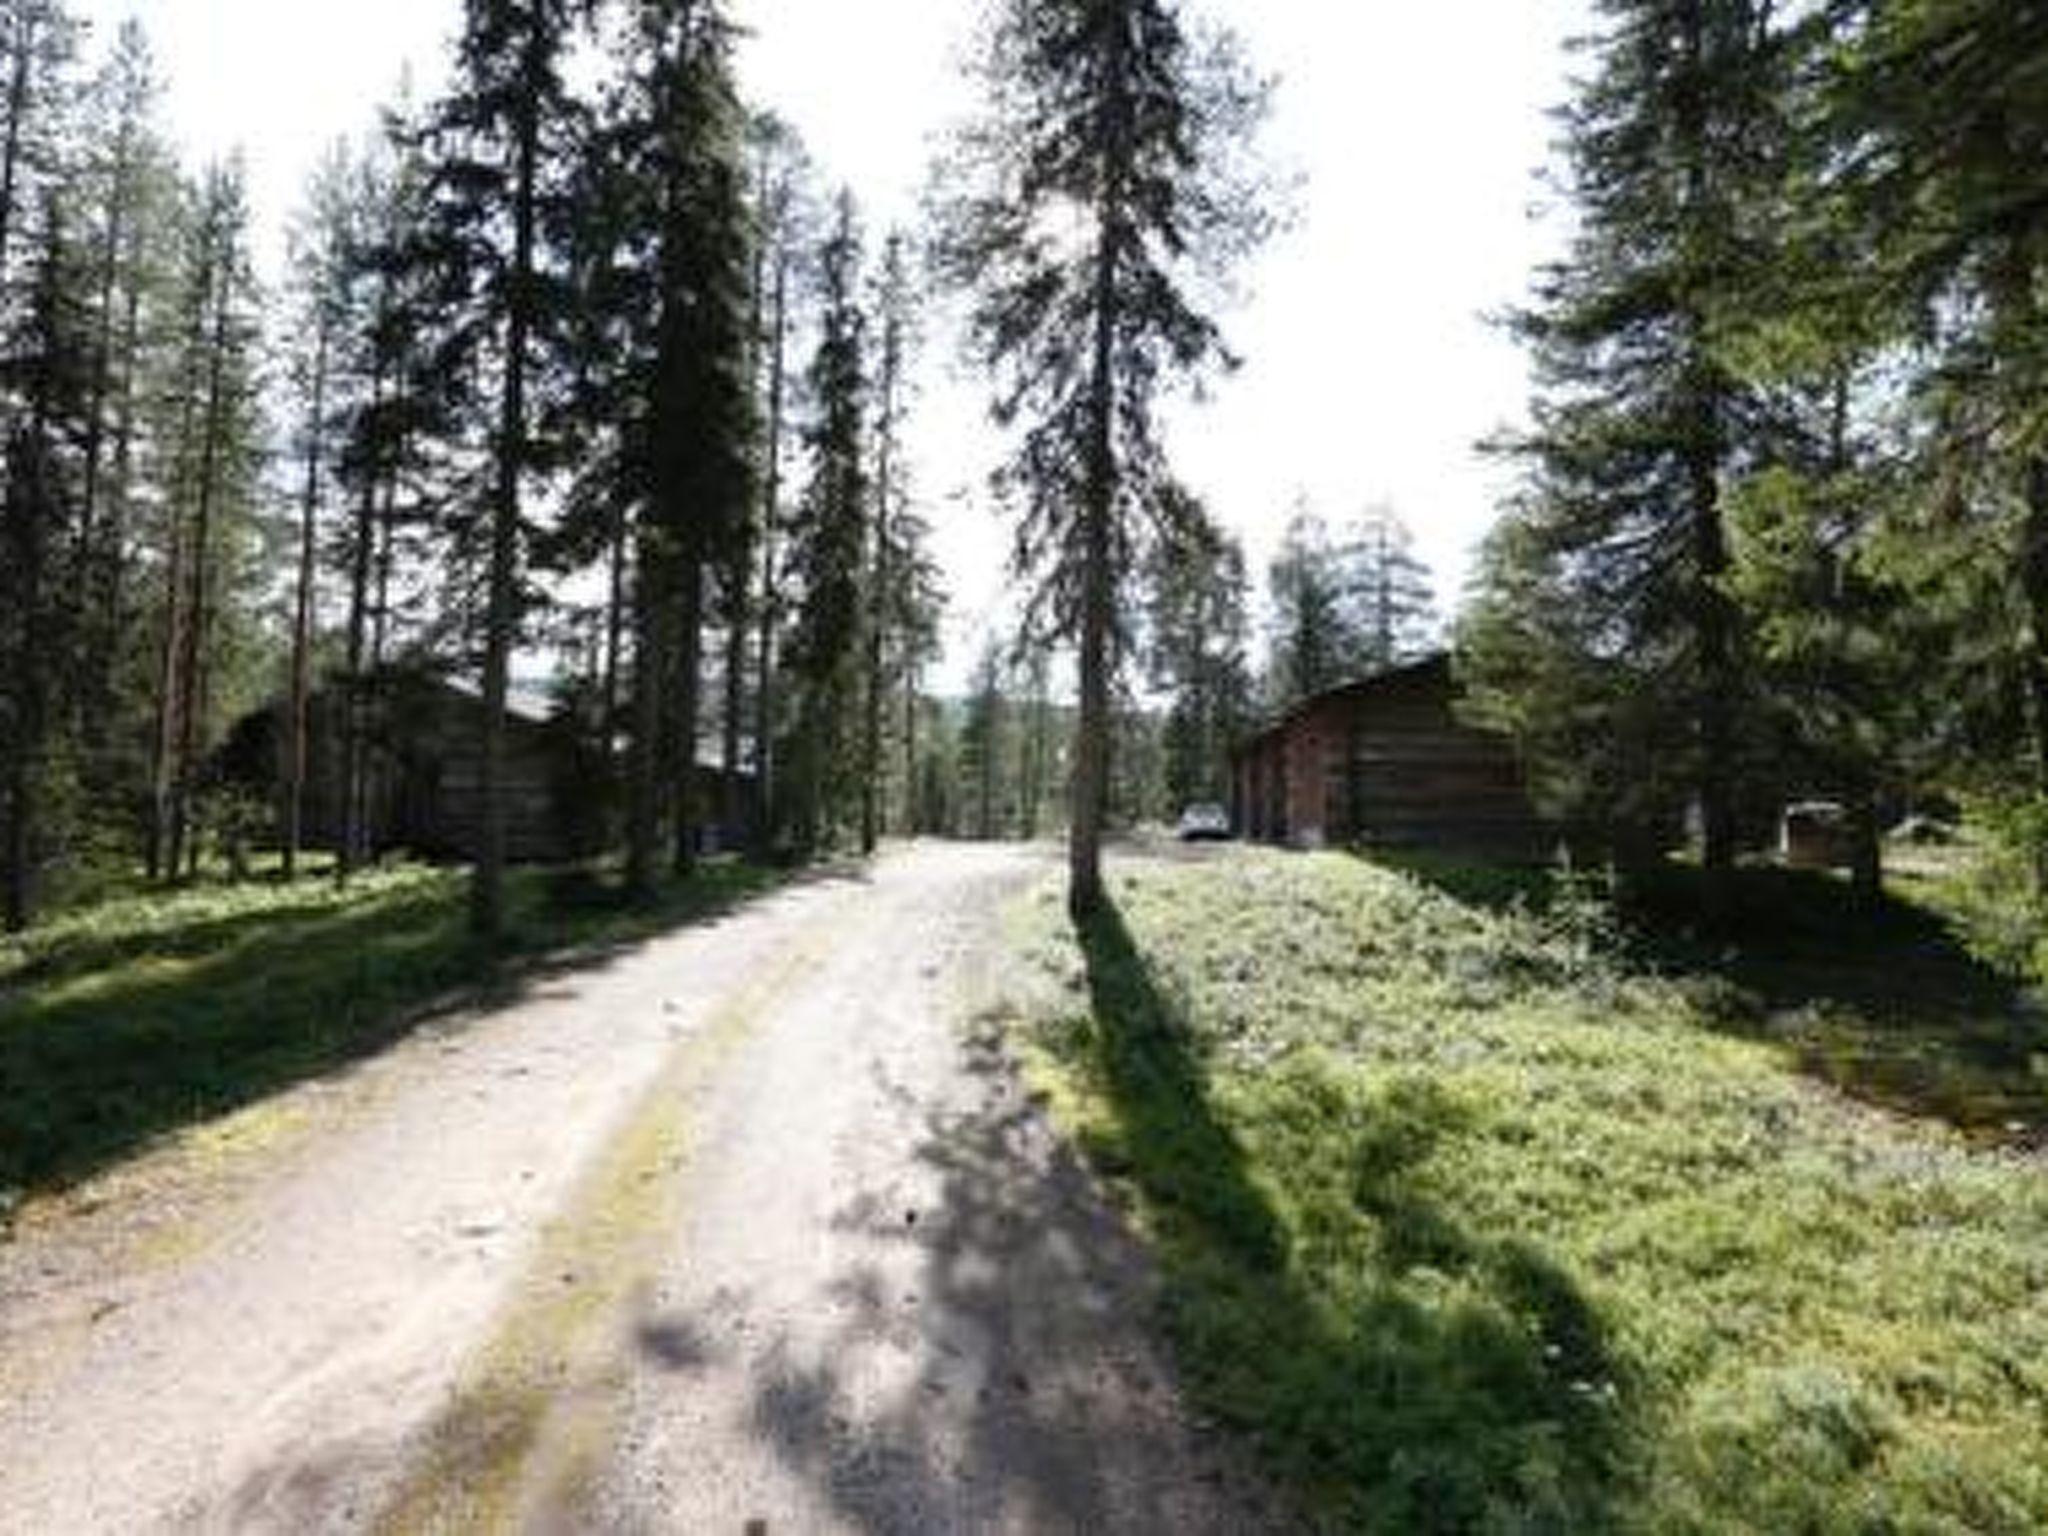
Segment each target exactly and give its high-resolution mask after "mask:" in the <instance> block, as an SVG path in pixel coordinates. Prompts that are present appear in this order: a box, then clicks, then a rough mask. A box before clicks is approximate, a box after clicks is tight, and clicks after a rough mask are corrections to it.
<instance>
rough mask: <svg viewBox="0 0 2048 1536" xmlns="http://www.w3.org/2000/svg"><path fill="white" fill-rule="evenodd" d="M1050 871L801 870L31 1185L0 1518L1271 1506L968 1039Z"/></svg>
mask: <svg viewBox="0 0 2048 1536" xmlns="http://www.w3.org/2000/svg"><path fill="white" fill-rule="evenodd" d="M1043 868H1044V866H1043V865H1042V864H1041V863H1040V862H1038V861H1037V860H1036V859H1035V858H1034V856H1032V855H1030V854H1028V853H1024V852H1020V851H1016V850H1007V849H992V848H972V847H926V846H920V847H916V848H912V849H908V850H905V851H902V852H899V853H896V854H893V855H891V856H889V857H887V858H885V859H883V860H881V861H880V862H879V863H877V864H876V865H875V866H874V867H873V868H872V869H870V870H869V871H867V872H865V873H863V874H859V875H851V876H839V877H825V878H818V879H813V880H810V881H808V882H805V883H803V884H801V885H799V886H797V887H795V888H792V889H789V890H786V891H784V892H782V893H780V894H778V895H776V896H774V897H772V898H769V899H767V900H765V901H762V902H760V903H757V904H755V905H753V906H751V907H749V908H747V909H745V910H743V911H741V912H738V913H735V914H733V915H730V916H728V917H726V918H723V919H721V920H720V921H718V922H717V923H715V924H712V925H708V926H705V927H702V928H697V929H693V930H689V931H686V932H682V933H679V934H676V935H673V936H671V937H668V938H665V939H662V940H659V941H656V942H654V943H652V944H649V945H646V946H644V947H642V948H639V949H636V950H634V951H632V952H631V953H629V954H625V955H621V956H617V957H613V958H611V959H610V960H608V961H605V962H603V963H601V964H594V965H591V966H588V967H584V968H580V969H570V968H565V969H562V970H560V971H558V972H556V973H554V974H551V975H548V976H545V977H543V978H541V979H540V980H539V981H538V982H537V983H535V984H534V985H532V986H530V987H528V988H527V990H526V992H525V994H524V995H523V996H522V997H521V998H520V999H519V1000H517V1001H516V1002H513V1003H511V1004H510V1005H508V1006H505V1007H502V1008H499V1009H495V1010H493V1011H488V1012H480V1013H475V1014H472V1015H468V1016H463V1017H456V1018H451V1019H449V1020H446V1021H443V1022H441V1023H438V1024H436V1025H434V1026H432V1027H430V1028H427V1029H424V1030H422V1031H420V1032H419V1033H417V1034H415V1035H414V1036H413V1037H412V1038H411V1039H409V1040H408V1041H407V1042H406V1043H405V1044H404V1045H402V1046H400V1047H398V1048H397V1049H395V1050H393V1051H390V1052H387V1053H386V1054H385V1055H383V1056H382V1057H380V1058H378V1059H377V1060H375V1061H373V1062H370V1063H366V1064H365V1065H363V1066H361V1067H358V1068H356V1069H354V1070H353V1071H351V1072H349V1073H346V1074H342V1075H340V1076H338V1077H335V1078H333V1079H329V1080H327V1081H324V1082H320V1083H314V1084H309V1085H306V1086H305V1087H303V1088H300V1089H297V1090H295V1091H293V1092H292V1093H290V1094H287V1095H284V1096H282V1097H281V1098H279V1099H277V1100H273V1101H271V1102H269V1103H267V1104H265V1105H262V1106H259V1107H257V1108H255V1109H252V1110H249V1111H246V1112H244V1113H243V1114H241V1115H239V1116H236V1117H234V1118H233V1119H231V1120H229V1121H227V1122H224V1123H222V1124H219V1125H216V1126H213V1127H209V1128H207V1129H205V1130H202V1131H200V1132H197V1133H193V1134H190V1135H187V1136H185V1137H183V1138H181V1139H180V1140H179V1141H178V1142H176V1143H175V1144H173V1145H171V1146H168V1147H166V1148H163V1149H161V1150H159V1151H157V1152H154V1153H152V1154H150V1155H149V1156H147V1157H145V1158H143V1159H141V1160H139V1161H138V1162H137V1163H135V1164H133V1165H131V1166H130V1167H128V1168H126V1169H123V1170H120V1171H119V1172H117V1173H115V1174H113V1175H110V1176H108V1177H106V1178H104V1179H102V1180H100V1181H98V1182H97V1183H96V1184H94V1185H93V1186H91V1187H89V1188H86V1189H83V1190H80V1191H77V1192H74V1193H73V1194H71V1195H69V1196H66V1197H63V1198H62V1199H60V1200H55V1201H51V1202H47V1203H46V1204H45V1205H44V1206H43V1207H41V1208H36V1209H32V1210H31V1211H30V1212H29V1213H28V1215H27V1216H26V1217H25V1218H24V1220H23V1221H22V1223H21V1224H20V1227H19V1230H18V1231H17V1233H16V1235H15V1237H14V1239H13V1240H12V1241H11V1242H7V1243H4V1244H0V1531H5V1532H7V1533H10V1536H12V1533H16V1532H19V1533H24V1536H28V1533H34V1536H44V1533H66V1536H68V1533H76V1532H99V1531H108V1532H124V1533H126V1532H133V1531H150V1530H194V1531H229V1530H232V1531H243V1530H248V1531H278V1532H287V1531H288V1532H294V1533H299V1532H344V1531H348V1532H353V1531H387V1530H389V1531H414V1530H418V1531H444V1530H533V1531H619V1532H641V1531H645V1532H658V1531H682V1532H691V1533H696V1532H732V1533H735V1536H740V1533H764V1536H773V1533H780V1532H814V1531H815V1532H833V1531H853V1532H947V1531H977V1532H978V1531H1018V1532H1023V1531H1034V1532H1035V1531H1061V1532H1065V1531H1088V1532H1091V1533H1095V1532H1120V1531H1131V1532H1148V1533H1149V1532H1162V1531H1164V1532H1175V1533H1188V1532H1203V1531H1219V1532H1240V1531H1256V1530H1261V1529H1265V1528H1269V1527H1271V1526H1273V1525H1274V1524H1276V1523H1277V1521H1276V1519H1275V1517H1274V1516H1272V1515H1271V1514H1270V1513H1269V1509H1268V1504H1267V1501H1266V1500H1265V1499H1264V1498H1263V1497H1262V1496H1261V1495H1260V1494H1259V1492H1258V1490H1257V1485H1256V1483H1255V1482H1254V1481H1253V1480H1252V1479H1250V1478H1249V1477H1247V1476H1246V1474H1245V1471H1244V1469H1243V1467H1242V1466H1241V1464H1240V1458H1239V1457H1238V1455H1237V1454H1236V1452H1235V1451H1234V1449H1233V1448H1232V1447H1229V1446H1227V1445H1225V1444H1223V1443H1221V1442H1219V1441H1218V1440H1217V1439H1216V1437H1214V1436H1212V1435H1210V1434H1209V1433H1207V1432H1205V1431H1204V1430H1202V1429H1201V1428H1200V1427H1198V1426H1196V1425H1194V1424H1191V1422H1190V1420H1189V1417H1188V1415H1187V1413H1186V1412H1185V1410H1184V1409H1183V1408H1182V1407H1181V1406H1180V1405H1179V1402H1178V1400H1177V1397H1176V1394H1175V1392H1174V1390H1173V1386H1172V1382H1171V1378H1170V1375H1169V1372H1168V1370H1167V1368H1166V1366H1165V1363H1164V1361H1163V1359H1162V1357H1161V1354H1160V1352H1159V1349H1158V1347H1157V1345H1156V1344H1155V1343H1154V1342H1153V1341H1152V1340H1151V1339H1150V1338H1149V1337H1148V1336H1147V1331H1146V1326H1145V1320H1146V1316H1147V1299H1148V1298H1147V1287H1148V1285H1149V1283H1150V1281H1149V1274H1148V1271H1147V1268H1146V1266H1145V1264H1144V1262H1143V1260H1142V1258H1141V1257H1140V1255H1139V1254H1138V1252H1137V1250H1136V1249H1135V1247H1134V1246H1133V1245H1132V1243H1131V1242H1130V1241H1129V1240H1128V1239H1127V1238H1126V1237H1125V1236H1124V1234H1123V1233H1122V1231H1121V1229H1120V1228H1119V1227H1118V1225H1117V1224H1116V1222H1115V1221H1114V1220H1113V1219H1111V1218H1110V1217H1109V1216H1108V1215H1107V1214H1106V1212H1105V1210H1104V1208H1103V1206H1102V1205H1101V1203H1100V1201H1099V1200H1098V1199H1097V1198H1096V1196H1095V1194H1094V1192H1093V1191H1092V1190H1091V1188H1090V1186H1089V1184H1088V1181H1087V1180H1086V1179H1085V1177H1084V1176H1083V1175H1082V1174H1081V1173H1080V1171H1079V1170H1078V1168H1077V1167H1076V1166H1075V1165H1074V1164H1073V1163H1072V1162H1071V1160H1070V1159H1069V1157H1068V1156H1067V1154H1066V1153H1065V1152H1064V1151H1063V1150H1062V1149H1061V1148H1060V1147H1059V1146H1058V1144H1057V1143H1056V1141H1055V1140H1054V1138H1053V1137H1052V1135H1051V1134H1050V1132H1049V1131H1048V1129H1047V1127H1046V1126H1045V1125H1044V1124H1043V1122H1042V1121H1041V1119H1040V1117H1039V1114H1038V1113H1037V1111H1036V1110H1035V1109H1034V1108H1033V1107H1032V1106H1031V1105H1030V1104H1029V1103H1027V1102H1026V1101H1025V1099H1024V1096H1023V1095H1022V1093H1021V1091H1020V1090H1019V1088H1018V1086H1017V1085H1016V1083H1015V1081H1014V1079H1013V1077H1012V1076H1011V1074H1010V1073H1009V1071H1008V1069H1007V1066H1006V1064H1005V1062H1004V1060H1003V1058H1002V1055H1001V1052H1000V1049H999V1048H998V1046H997V1045H996V1044H995V1043H994V1042H993V1041H992V1040H991V1039H988V1038H986V1037H985V1036H977V1032H976V1027H975V1025H974V1023H973V1017H974V1013H975V1010H976V1009H977V1007H978V1006H979V1005H980V1004H981V1003H982V1002H983V1001H985V1000H986V997H987V995H988V988H989V987H990V985H991V980H990V975H989V968H990V967H991V966H992V965H994V964H995V963H996V958H995V957H996V954H997V950H998V935H997V931H996V924H997V917H998V913H999V911H1000V908H1001V906H1002V905H1003V903H1004V901H1005V900H1006V899H1007V898H1008V897H1009V896H1010V895H1011V894H1013V893H1015V892H1016V891H1018V890H1019V889H1020V888H1021V887H1022V885H1023V884H1024V883H1025V882H1026V881H1028V880H1029V879H1031V878H1032V877H1033V875H1034V874H1035V873H1038V872H1041V871H1042V870H1043Z"/></svg>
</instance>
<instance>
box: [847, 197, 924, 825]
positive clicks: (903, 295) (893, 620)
mask: <svg viewBox="0 0 2048 1536" xmlns="http://www.w3.org/2000/svg"><path fill="white" fill-rule="evenodd" d="M911 305H912V294H911V286H910V264H909V255H908V247H907V244H906V241H905V239H904V236H903V235H902V233H901V232H900V231H892V232H891V233H890V235H889V238H888V239H887V240H886V241H884V242H883V246H882V263H881V270H880V272H879V273H878V274H877V278H876V283H875V297H874V320H875V330H876V333H877V334H876V350H877V356H876V359H875V422H874V438H875V480H874V517H873V528H872V531H871V533H870V535H869V546H870V551H871V556H870V562H869V575H868V602H867V609H868V611H867V652H868V653H867V668H866V672H867V676H866V679H865V687H866V698H865V699H864V701H863V705H862V707H863V711H864V715H865V720H864V724H863V726H862V732H861V813H860V848H861V852H862V853H863V854H871V853H873V852H874V851H875V844H876V841H877V840H878V839H879V838H880V836H881V829H882V822H883V817H884V813H883V801H884V799H885V797H886V794H887V784H886V782H885V773H886V767H887V765H886V763H885V762H884V760H883V756H882V753H883V747H884V742H883V727H884V723H885V721H886V718H887V713H888V695H889V673H888V668H889V663H890V660H891V653H892V650H893V649H894V648H895V646H896V644H897V642H898V639H899V637H898V635H897V634H896V627H897V619H898V617H899V615H900V613H901V609H902V604H901V600H900V590H901V586H902V581H901V578H900V577H899V574H898V571H899V565H898V562H899V561H900V560H901V559H903V558H904V557H905V556H906V555H907V554H908V553H909V552H908V551H907V550H906V549H905V548H903V547H902V535H901V531H900V529H899V524H900V523H901V520H902V519H903V517H904V515H905V513H906V511H907V502H908V497H907V496H906V495H905V481H906V479H907V478H908V476H907V468H906V466H905V464H904V462H903V422H904V415H905V411H906V396H907V394H908V391H909V371H910V361H911V357H910V353H911V348H912V346H913V345H914V342H915V337H916V318H915V316H914V314H913V312H912V309H911Z"/></svg>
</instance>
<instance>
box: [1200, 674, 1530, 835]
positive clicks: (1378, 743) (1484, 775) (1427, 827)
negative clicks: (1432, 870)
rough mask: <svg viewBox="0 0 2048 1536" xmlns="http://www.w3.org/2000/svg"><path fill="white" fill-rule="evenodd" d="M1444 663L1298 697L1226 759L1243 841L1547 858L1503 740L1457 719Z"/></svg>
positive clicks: (1452, 683) (1452, 682)
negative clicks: (1230, 762) (1283, 711)
mask: <svg viewBox="0 0 2048 1536" xmlns="http://www.w3.org/2000/svg"><path fill="white" fill-rule="evenodd" d="M1457 703H1458V686H1457V680H1456V678H1455V677H1454V675H1453V673H1452V670H1451V661H1450V657H1449V656H1448V655H1442V654H1439V655H1435V656H1430V657H1427V658H1425V659H1423V660H1420V661H1416V662H1412V663H1410V664H1408V665H1405V666H1397V667H1392V668H1389V669H1388V670H1386V671H1383V672H1379V673H1376V674H1374V675H1373V676H1371V677H1366V678H1361V679H1359V680H1357V681H1355V682H1350V683H1345V684H1343V685H1341V686H1339V687H1336V688H1332V689H1329V690H1328V691H1326V692H1324V693H1319V694H1316V695H1315V696H1313V697H1312V698H1307V699H1303V700H1302V701H1300V702H1299V703H1297V704H1295V705H1293V706H1292V707H1291V708H1289V709H1288V710H1287V712H1286V713H1285V714H1284V715H1282V716H1281V717H1280V718H1279V719H1277V720H1275V721H1273V722H1272V723H1271V724H1269V725H1267V726H1266V727H1265V728H1264V729H1263V730H1261V731H1259V732H1258V733H1257V734H1256V735H1254V736H1252V737H1250V738H1248V739H1247V740H1245V741H1244V742H1242V743H1240V744H1239V746H1238V748H1237V750H1236V751H1235V752H1234V753H1233V754H1232V772H1231V784H1232V807H1231V810H1232V820H1233V824H1234V825H1235V827H1236V828H1237V831H1238V833H1239V835H1240V836H1242V837H1245V838H1247V839H1249V840H1252V841H1257V842H1267V843H1280V844H1284V845H1287V846H1290V847H1296V848H1321V847H1366V848H1385V849H1433V848H1444V849H1451V850H1456V851H1459V852H1465V853H1473V854H1480V855H1484V856H1489V857H1495V858H1508V859H1535V858H1542V857H1546V856H1548V854H1549V852H1550V851H1551V848H1552V845H1553V844H1554V843H1555V841H1556V834H1555V831H1554V830H1553V829H1552V828H1550V827H1549V826H1547V825H1546V824H1545V822H1544V821H1543V819H1542V818H1541V817H1540V816H1539V815H1538V814H1537V812H1536V809H1535V807H1534V805H1533V804H1531V802H1530V798H1529V794H1528V791H1527V787H1526V780H1525V777H1524V774H1523V769H1522V764H1521V761H1520V759H1519V757H1518V756H1517V754H1516V751H1515V747H1514V743H1513V742H1512V741H1510V740H1509V739H1508V738H1507V737H1506V736H1504V735H1502V734H1500V733H1498V732H1495V731H1489V730H1484V729H1482V728H1480V727H1478V726H1474V725H1472V724H1469V723H1468V722H1466V721H1465V720H1463V719H1461V718H1460V716H1459V713H1458V709H1457Z"/></svg>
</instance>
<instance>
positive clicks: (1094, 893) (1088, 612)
mask: <svg viewBox="0 0 2048 1536" xmlns="http://www.w3.org/2000/svg"><path fill="white" fill-rule="evenodd" d="M1109 158H1113V156H1105V159H1109ZM1105 181H1106V186H1105V189H1104V192H1103V206H1102V208H1101V210H1100V212H1099V213H1098V215H1097V219H1098V223H1097V229H1096V236H1095V238H1096V249H1095V314H1094V317H1093V318H1094V324H1095V358H1094V372H1093V378H1092V381H1091V384H1090V400H1089V415H1090V421H1089V443H1088V463H1087V470H1086V472H1087V483H1086V486H1085V488H1084V491H1083V495H1084V498H1085V502H1084V506H1083V508H1082V516H1083V517H1084V519H1085V523H1084V526H1083V528H1082V569H1081V634H1080V658H1079V659H1080V674H1081V677H1080V682H1081V697H1080V713H1079V716H1078V718H1077V720H1076V722H1075V729H1074V766H1073V786H1072V791H1071V798H1072V817H1073V822H1072V825H1071V827H1070V828H1069V829H1068V835H1067V908H1068V911H1069V912H1070V913H1071V914H1072V915H1073V917H1074V918H1075V920H1076V921H1079V920H1081V919H1083V918H1086V917H1090V916H1092V915H1093V914H1094V913H1095V912H1096V911H1097V910H1099V909H1100V907H1101V906H1102V899H1103V898H1102V822H1103V815H1104V812H1105V809H1106V807H1107V804H1108V798H1109V736H1110V724H1111V722H1110V697H1109V693H1110V665H1111V657H1110V645H1111V643H1112V630H1113V627H1114V621H1115V613H1114V607H1115V598H1116V577H1115V573H1114V572H1113V571H1112V570H1111V569H1110V561H1111V558H1112V550H1111V540H1110V524H1111V520H1112V519H1113V518H1114V517H1115V515H1116V443H1115V436H1114V434H1115V431H1116V422H1115V412H1116V380H1115V374H1114V369H1115V350H1114V348H1115V337H1116V304H1117V299H1116V254H1115V249H1114V247H1113V245H1112V243H1111V229H1112V225H1113V223H1114V222H1115V220H1116V219H1117V218H1118V217H1119V213H1118V198H1119V191H1118V188H1117V187H1116V185H1115V177H1114V176H1113V175H1112V176H1110V177H1107V178H1105Z"/></svg>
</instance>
